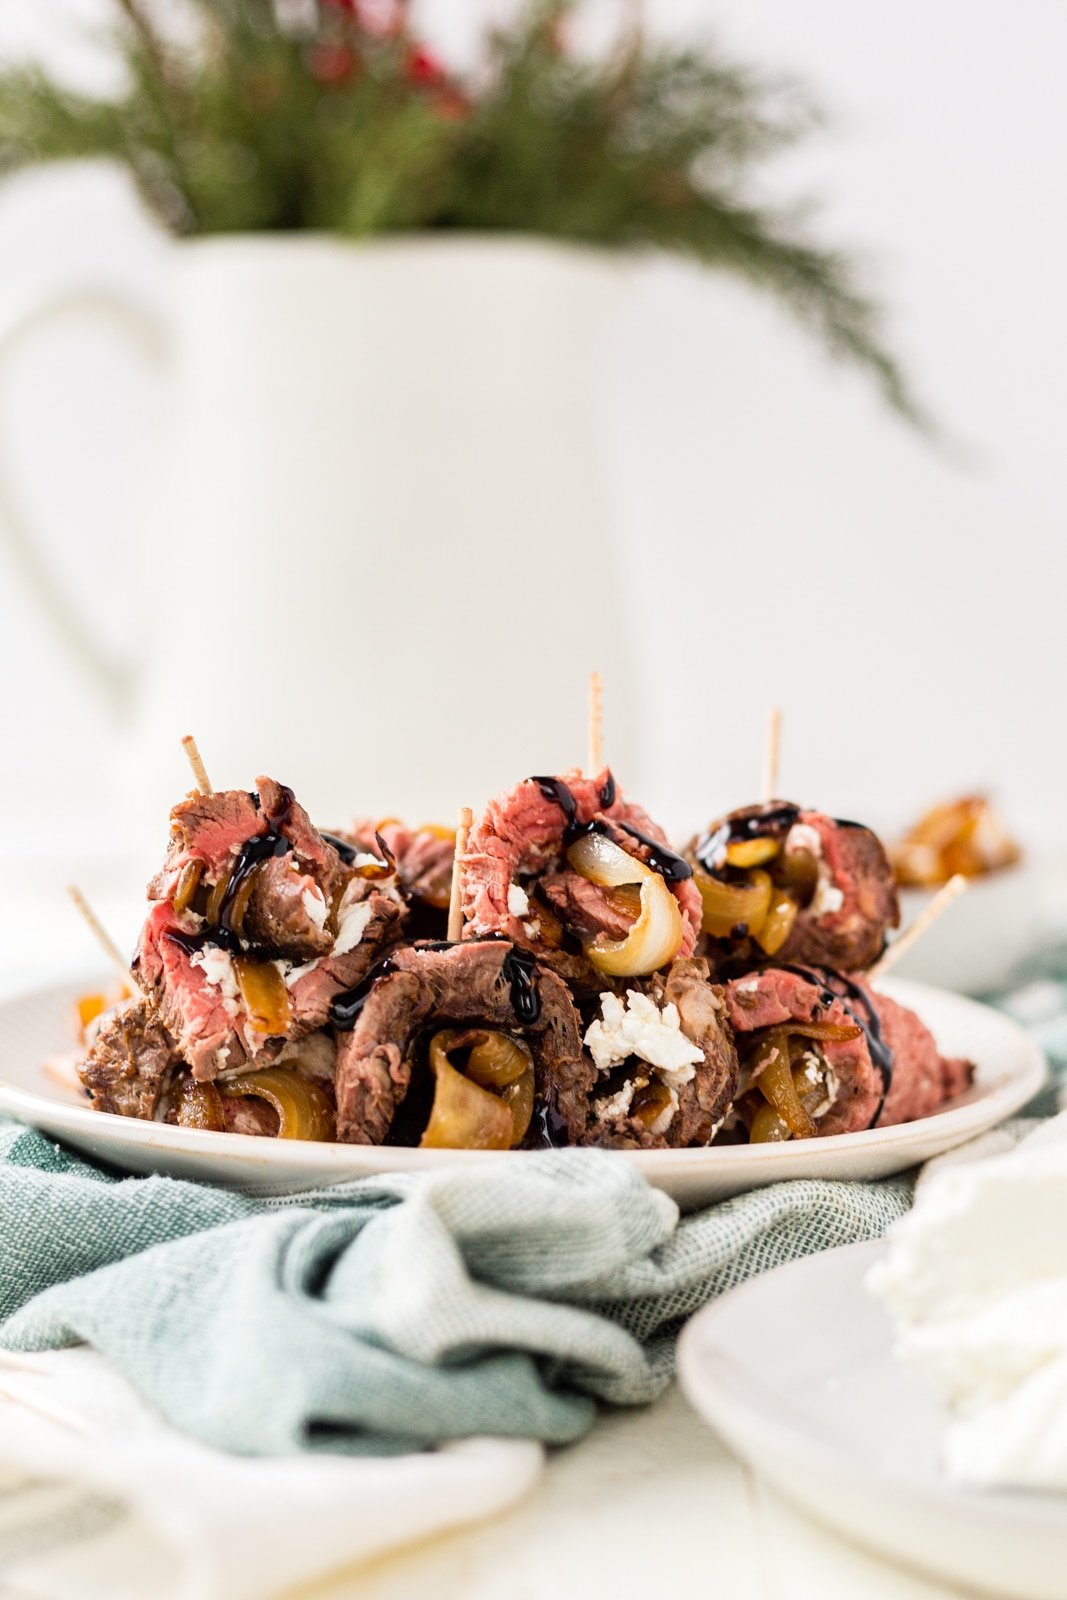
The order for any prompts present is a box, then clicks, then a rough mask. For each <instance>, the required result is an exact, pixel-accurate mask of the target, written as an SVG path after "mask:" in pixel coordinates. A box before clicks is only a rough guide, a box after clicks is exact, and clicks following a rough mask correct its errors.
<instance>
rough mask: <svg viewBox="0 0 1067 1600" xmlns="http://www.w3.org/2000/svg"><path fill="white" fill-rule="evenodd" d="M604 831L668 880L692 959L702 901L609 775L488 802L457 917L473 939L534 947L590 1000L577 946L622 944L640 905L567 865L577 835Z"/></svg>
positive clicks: (534, 784) (589, 980)
mask: <svg viewBox="0 0 1067 1600" xmlns="http://www.w3.org/2000/svg"><path fill="white" fill-rule="evenodd" d="M590 831H600V832H602V833H604V834H605V835H606V836H607V837H608V838H609V839H610V840H611V842H612V843H613V844H616V845H618V846H619V847H620V848H621V849H622V850H623V851H625V852H626V854H627V855H630V856H633V857H634V858H635V859H636V860H638V861H641V862H642V863H643V864H644V865H646V866H652V867H653V868H654V869H655V870H657V871H660V872H661V873H662V875H663V877H664V880H665V882H666V884H667V887H668V888H669V890H670V893H671V894H672V895H673V896H674V898H675V899H676V900H677V902H678V909H679V913H680V919H681V941H680V944H679V947H678V949H677V951H676V952H675V954H676V955H678V956H682V957H685V956H688V955H691V954H692V952H693V949H694V946H695V944H696V941H697V938H698V936H699V932H700V917H701V901H700V895H699V893H698V891H697V889H696V887H695V885H694V883H693V881H692V877H691V876H690V869H689V868H688V866H687V865H686V863H684V862H682V861H681V859H680V858H679V857H677V856H675V855H674V854H673V852H672V851H671V850H670V848H669V846H668V844H667V839H666V835H665V834H664V833H663V831H662V829H661V828H659V827H657V825H656V824H655V823H654V822H653V821H652V819H651V818H650V817H649V816H648V815H647V814H646V813H645V812H644V811H643V810H642V809H641V808H640V807H639V806H635V805H632V804H630V803H629V802H627V801H625V800H624V799H623V798H622V796H621V795H620V794H619V792H618V790H617V788H616V785H615V780H614V779H613V777H612V775H611V773H610V772H609V771H608V770H607V769H605V770H604V771H603V772H602V773H600V774H599V776H598V777H596V778H587V777H584V776H583V775H582V774H581V773H580V772H577V771H571V772H565V773H562V774H561V775H559V776H557V777H543V778H527V779H526V780H525V782H523V783H520V784H518V785H517V786H516V787H515V788H514V789H509V790H507V791H506V792H505V793H503V794H500V795H497V796H496V797H495V798H494V799H492V800H490V802H489V804H488V806H487V807H486V810H485V813H484V815H483V816H482V817H480V818H479V820H478V821H477V822H476V823H475V825H474V827H473V828H472V829H471V832H470V836H469V838H468V841H467V850H466V853H465V856H464V860H463V917H464V926H465V929H466V930H468V931H469V934H470V935H472V936H474V937H476V938H481V937H484V936H485V935H487V934H498V935H503V936H504V937H505V938H508V939H511V940H513V941H514V942H515V943H516V944H520V945H525V946H526V947H527V948H529V949H531V950H533V951H534V952H535V953H536V954H537V956H538V957H539V958H540V959H541V960H542V961H544V962H545V963H547V964H549V965H551V966H552V967H553V968H555V969H556V970H557V971H559V972H560V973H561V975H562V976H563V977H564V978H565V980H566V981H567V982H569V983H571V984H572V985H577V986H578V987H580V988H583V989H585V990H588V991H590V992H593V993H595V992H596V991H597V989H599V988H601V987H603V979H602V977H599V976H598V975H597V973H596V970H595V968H594V967H593V966H592V965H591V963H589V962H588V961H587V960H586V959H585V957H584V956H583V954H582V950H581V943H580V941H581V939H582V938H583V937H585V938H588V937H590V936H591V935H592V936H594V937H595V936H597V935H601V936H605V937H607V936H609V930H610V937H612V938H614V939H618V938H625V937H626V935H627V934H628V933H629V931H630V929H631V928H632V927H633V925H634V923H635V921H636V920H637V916H638V905H639V901H638V898H637V897H631V901H630V905H629V906H627V905H626V902H625V897H624V896H622V897H621V896H620V895H619V892H618V890H616V889H610V888H606V887H601V886H598V885H596V884H593V883H591V882H589V881H588V880H586V879H584V878H583V879H582V880H581V881H582V885H583V887H581V888H579V887H578V886H577V884H576V883H575V881H574V880H575V878H577V877H579V876H580V875H579V874H577V873H576V872H573V870H572V867H571V863H570V862H569V861H568V859H567V850H568V847H569V846H570V845H571V844H573V843H574V842H575V840H576V839H577V838H579V837H580V836H581V835H582V834H583V833H587V832H590Z"/></svg>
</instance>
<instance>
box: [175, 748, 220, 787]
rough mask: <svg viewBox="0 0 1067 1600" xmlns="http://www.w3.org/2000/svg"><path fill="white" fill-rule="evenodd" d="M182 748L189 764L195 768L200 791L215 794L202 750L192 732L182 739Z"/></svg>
mask: <svg viewBox="0 0 1067 1600" xmlns="http://www.w3.org/2000/svg"><path fill="white" fill-rule="evenodd" d="M182 749H183V750H184V751H185V754H186V755H187V756H188V758H189V765H190V766H191V767H192V769H193V777H194V778H195V779H196V787H197V788H198V789H199V790H200V793H201V794H214V793H215V791H214V789H213V788H212V787H211V779H210V778H209V777H208V775H207V768H206V767H205V766H204V763H203V761H202V759H201V756H200V751H199V750H198V749H197V745H196V740H195V739H194V738H193V736H192V734H191V733H187V734H186V735H185V738H184V739H183V740H182Z"/></svg>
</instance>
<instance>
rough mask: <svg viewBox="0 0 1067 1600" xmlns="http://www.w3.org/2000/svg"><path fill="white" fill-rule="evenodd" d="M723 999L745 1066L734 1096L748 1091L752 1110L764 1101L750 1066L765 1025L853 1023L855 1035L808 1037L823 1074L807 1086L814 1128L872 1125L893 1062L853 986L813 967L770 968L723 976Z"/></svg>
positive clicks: (869, 1007)
mask: <svg viewBox="0 0 1067 1600" xmlns="http://www.w3.org/2000/svg"><path fill="white" fill-rule="evenodd" d="M839 991H840V992H839ZM726 1006H727V1012H728V1015H729V1018H730V1023H731V1025H732V1027H733V1029H734V1035H735V1038H736V1041H737V1048H738V1054H739V1056H740V1059H741V1066H742V1081H741V1085H740V1094H739V1099H742V1097H745V1096H747V1097H748V1098H747V1099H744V1101H743V1104H744V1106H745V1107H747V1109H748V1110H749V1111H750V1112H751V1111H753V1110H754V1109H755V1108H756V1107H757V1106H759V1105H761V1104H762V1103H763V1102H762V1097H761V1095H760V1091H759V1085H758V1082H753V1080H752V1079H751V1077H750V1075H749V1071H748V1069H749V1068H750V1065H751V1062H752V1060H753V1055H754V1051H753V1046H754V1045H756V1044H758V1043H759V1042H760V1041H759V1038H758V1037H757V1036H759V1035H764V1036H765V1035H766V1033H767V1030H769V1029H777V1030H784V1031H785V1032H786V1033H788V1030H789V1026H790V1024H791V1023H801V1024H804V1023H816V1024H828V1025H829V1026H830V1027H833V1028H841V1029H845V1030H850V1031H851V1033H852V1037H850V1038H840V1039H826V1040H812V1041H810V1042H809V1041H805V1045H806V1046H808V1047H809V1053H810V1055H811V1056H812V1058H813V1062H815V1063H821V1078H820V1079H819V1081H818V1082H816V1080H815V1077H813V1081H812V1086H811V1087H812V1091H813V1092H812V1095H811V1099H812V1102H813V1103H812V1106H811V1108H810V1111H811V1116H812V1119H813V1121H814V1124H815V1132H816V1133H817V1134H820V1135H825V1134H834V1133H853V1132H856V1131H857V1130H859V1129H862V1128H869V1127H871V1125H872V1124H873V1122H874V1119H875V1118H876V1117H877V1115H878V1113H879V1111H880V1110H881V1108H882V1104H883V1101H884V1098H885V1095H886V1093H887V1091H888V1087H889V1083H890V1079H891V1074H892V1068H893V1062H892V1057H891V1055H890V1052H889V1050H888V1048H887V1047H886V1045H885V1043H884V1041H883V1040H882V1037H881V1024H880V1022H879V1019H878V1014H877V1012H876V1010H875V1008H874V1006H873V1004H872V1002H871V1001H870V999H869V998H868V997H867V996H866V995H865V994H864V992H863V991H862V990H860V989H859V987H858V985H855V984H852V983H851V982H848V981H847V980H844V981H843V980H842V979H841V978H840V977H839V976H838V975H837V974H830V973H826V972H821V971H816V970H814V969H812V970H810V971H809V970H803V971H794V970H790V969H788V968H784V967H778V966H774V967H767V968H766V969H765V970H763V971H762V972H758V973H752V974H751V975H749V976H747V977H742V978H736V979H734V980H732V981H731V982H730V983H728V984H727V985H726ZM813 1070H814V1068H813ZM816 1075H818V1074H816ZM816 1090H818V1093H817V1094H816V1093H815V1092H814V1091H816Z"/></svg>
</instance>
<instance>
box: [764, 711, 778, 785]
mask: <svg viewBox="0 0 1067 1600" xmlns="http://www.w3.org/2000/svg"><path fill="white" fill-rule="evenodd" d="M781 740H782V713H781V711H780V709H779V708H778V706H774V707H773V708H772V710H771V713H770V716H769V717H768V718H767V740H766V743H765V744H764V747H763V789H762V796H763V802H764V804H765V805H766V804H767V802H768V801H771V800H774V799H775V798H776V795H777V790H778V747H779V745H780V744H781Z"/></svg>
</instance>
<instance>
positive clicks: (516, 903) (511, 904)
mask: <svg viewBox="0 0 1067 1600" xmlns="http://www.w3.org/2000/svg"><path fill="white" fill-rule="evenodd" d="M529 909H530V897H529V895H528V894H527V893H526V890H525V889H523V888H520V886H519V885H518V884H517V883H512V884H509V885H508V910H509V911H510V912H511V915H512V916H513V917H524V916H525V915H526V913H527V911H529Z"/></svg>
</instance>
